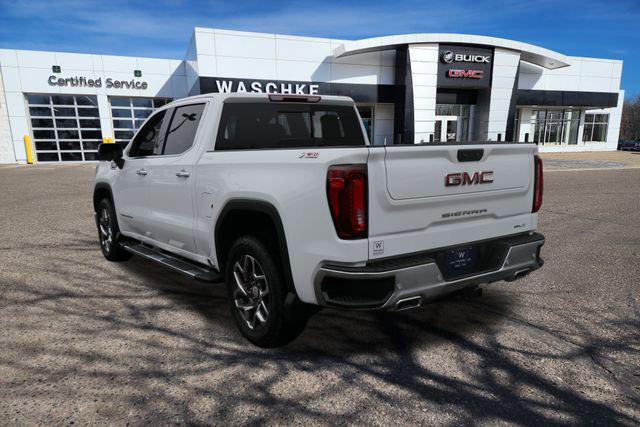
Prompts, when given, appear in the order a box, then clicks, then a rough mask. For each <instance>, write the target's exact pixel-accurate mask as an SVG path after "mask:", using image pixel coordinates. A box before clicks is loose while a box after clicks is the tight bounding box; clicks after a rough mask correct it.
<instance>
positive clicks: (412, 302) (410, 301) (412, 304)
mask: <svg viewBox="0 0 640 427" xmlns="http://www.w3.org/2000/svg"><path fill="white" fill-rule="evenodd" d="M420 304H422V297H421V296H417V297H410V298H404V299H401V300H400V301H398V302H397V303H396V311H402V310H410V309H412V308H418V307H420Z"/></svg>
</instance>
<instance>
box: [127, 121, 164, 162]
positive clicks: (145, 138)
mask: <svg viewBox="0 0 640 427" xmlns="http://www.w3.org/2000/svg"><path fill="white" fill-rule="evenodd" d="M164 113H165V112H164V111H160V112H159V113H158V114H156V115H154V116H153V117H151V118H150V119H149V121H148V122H147V123H145V125H144V126H143V127H142V129H140V132H138V134H137V135H136V137H135V139H134V140H133V144H132V145H131V149H130V150H129V156H131V157H142V156H157V155H159V154H160V150H161V147H162V138H161V137H160V129H161V128H162V119H163V118H164Z"/></svg>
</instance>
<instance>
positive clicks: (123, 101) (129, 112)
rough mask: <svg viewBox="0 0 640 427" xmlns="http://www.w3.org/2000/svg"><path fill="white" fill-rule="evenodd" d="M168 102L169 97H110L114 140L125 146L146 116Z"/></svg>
mask: <svg viewBox="0 0 640 427" xmlns="http://www.w3.org/2000/svg"><path fill="white" fill-rule="evenodd" d="M169 102H171V99H170V98H124V97H115V96H112V97H110V98H109V103H110V104H111V119H112V121H113V136H114V140H115V141H114V142H117V143H118V144H120V145H122V146H123V147H124V146H126V145H127V144H128V143H129V141H130V140H131V138H133V135H134V133H135V131H136V130H138V128H140V126H142V123H144V121H145V120H146V118H147V117H149V116H150V115H151V113H152V112H154V111H155V110H156V109H158V108H160V107H161V106H163V105H165V104H167V103H169Z"/></svg>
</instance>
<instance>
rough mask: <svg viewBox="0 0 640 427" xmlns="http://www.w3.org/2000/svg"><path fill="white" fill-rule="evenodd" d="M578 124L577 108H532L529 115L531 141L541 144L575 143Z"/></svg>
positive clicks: (578, 112) (578, 114)
mask: <svg viewBox="0 0 640 427" xmlns="http://www.w3.org/2000/svg"><path fill="white" fill-rule="evenodd" d="M579 124H580V111H579V110H572V109H566V110H534V111H533V114H532V115H531V127H532V128H533V142H535V143H536V144H541V145H544V144H551V145H576V144H577V143H578V125H579Z"/></svg>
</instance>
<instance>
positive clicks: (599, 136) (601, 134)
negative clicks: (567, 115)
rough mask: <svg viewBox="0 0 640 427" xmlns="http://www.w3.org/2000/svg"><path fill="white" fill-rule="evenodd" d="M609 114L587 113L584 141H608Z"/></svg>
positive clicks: (583, 134)
mask: <svg viewBox="0 0 640 427" xmlns="http://www.w3.org/2000/svg"><path fill="white" fill-rule="evenodd" d="M608 125H609V114H585V116H584V132H583V133H582V141H583V142H606V140H607V127H608Z"/></svg>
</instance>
